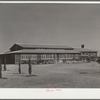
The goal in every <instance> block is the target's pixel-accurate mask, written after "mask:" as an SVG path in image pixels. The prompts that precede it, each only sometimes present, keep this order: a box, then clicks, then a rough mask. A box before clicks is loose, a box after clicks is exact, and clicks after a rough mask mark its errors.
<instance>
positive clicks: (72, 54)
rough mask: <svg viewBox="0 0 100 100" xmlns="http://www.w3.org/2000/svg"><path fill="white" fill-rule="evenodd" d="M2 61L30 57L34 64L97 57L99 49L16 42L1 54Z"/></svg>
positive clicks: (15, 60)
mask: <svg viewBox="0 0 100 100" xmlns="http://www.w3.org/2000/svg"><path fill="white" fill-rule="evenodd" d="M0 57H1V59H2V63H5V62H6V63H8V64H17V63H19V62H21V63H27V62H28V60H29V58H30V59H31V62H32V63H33V64H40V63H43V64H46V63H57V62H66V61H69V60H76V61H79V60H87V58H88V59H89V58H91V59H94V58H96V57H97V51H93V50H88V49H84V48H83V47H82V48H72V47H69V46H57V45H26V44H14V45H13V46H12V47H11V48H10V51H8V52H5V53H3V54H1V55H0Z"/></svg>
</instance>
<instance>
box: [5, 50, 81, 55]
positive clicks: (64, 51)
mask: <svg viewBox="0 0 100 100" xmlns="http://www.w3.org/2000/svg"><path fill="white" fill-rule="evenodd" d="M14 53H17V54H20V53H76V54H78V53H80V52H78V51H76V50H51V49H50V50H44V49H34V50H32V49H23V50H17V51H9V52H5V53H4V54H14Z"/></svg>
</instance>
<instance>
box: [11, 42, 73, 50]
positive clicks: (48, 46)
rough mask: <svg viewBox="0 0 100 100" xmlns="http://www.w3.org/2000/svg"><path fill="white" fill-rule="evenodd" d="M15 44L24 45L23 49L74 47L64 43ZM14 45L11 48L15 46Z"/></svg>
mask: <svg viewBox="0 0 100 100" xmlns="http://www.w3.org/2000/svg"><path fill="white" fill-rule="evenodd" d="M14 45H17V46H19V47H22V48H23V49H32V48H54V49H57V48H59V49H60V48H61V49H73V48H72V47H69V46H63V45H61V46H59V45H33V44H19V43H18V44H14ZM14 45H13V46H14ZM13 46H12V47H11V48H13ZM11 48H10V49H11Z"/></svg>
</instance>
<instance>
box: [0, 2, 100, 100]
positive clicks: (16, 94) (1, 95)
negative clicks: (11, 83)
mask: <svg viewBox="0 0 100 100" xmlns="http://www.w3.org/2000/svg"><path fill="white" fill-rule="evenodd" d="M0 3H63V4H100V1H0ZM48 89H49V88H48ZM50 89H51V88H50ZM59 89H60V91H56V89H55V88H52V89H51V90H53V91H51V92H47V91H46V90H47V88H0V99H100V88H59Z"/></svg>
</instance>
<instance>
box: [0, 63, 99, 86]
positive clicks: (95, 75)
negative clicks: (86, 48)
mask: <svg viewBox="0 0 100 100" xmlns="http://www.w3.org/2000/svg"><path fill="white" fill-rule="evenodd" d="M2 67H3V65H2ZM21 71H22V74H19V73H18V65H7V71H2V76H3V78H2V79H0V88H100V67H99V65H98V64H97V63H94V62H92V63H78V64H49V65H32V75H31V76H29V75H28V65H27V64H23V65H21Z"/></svg>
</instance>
